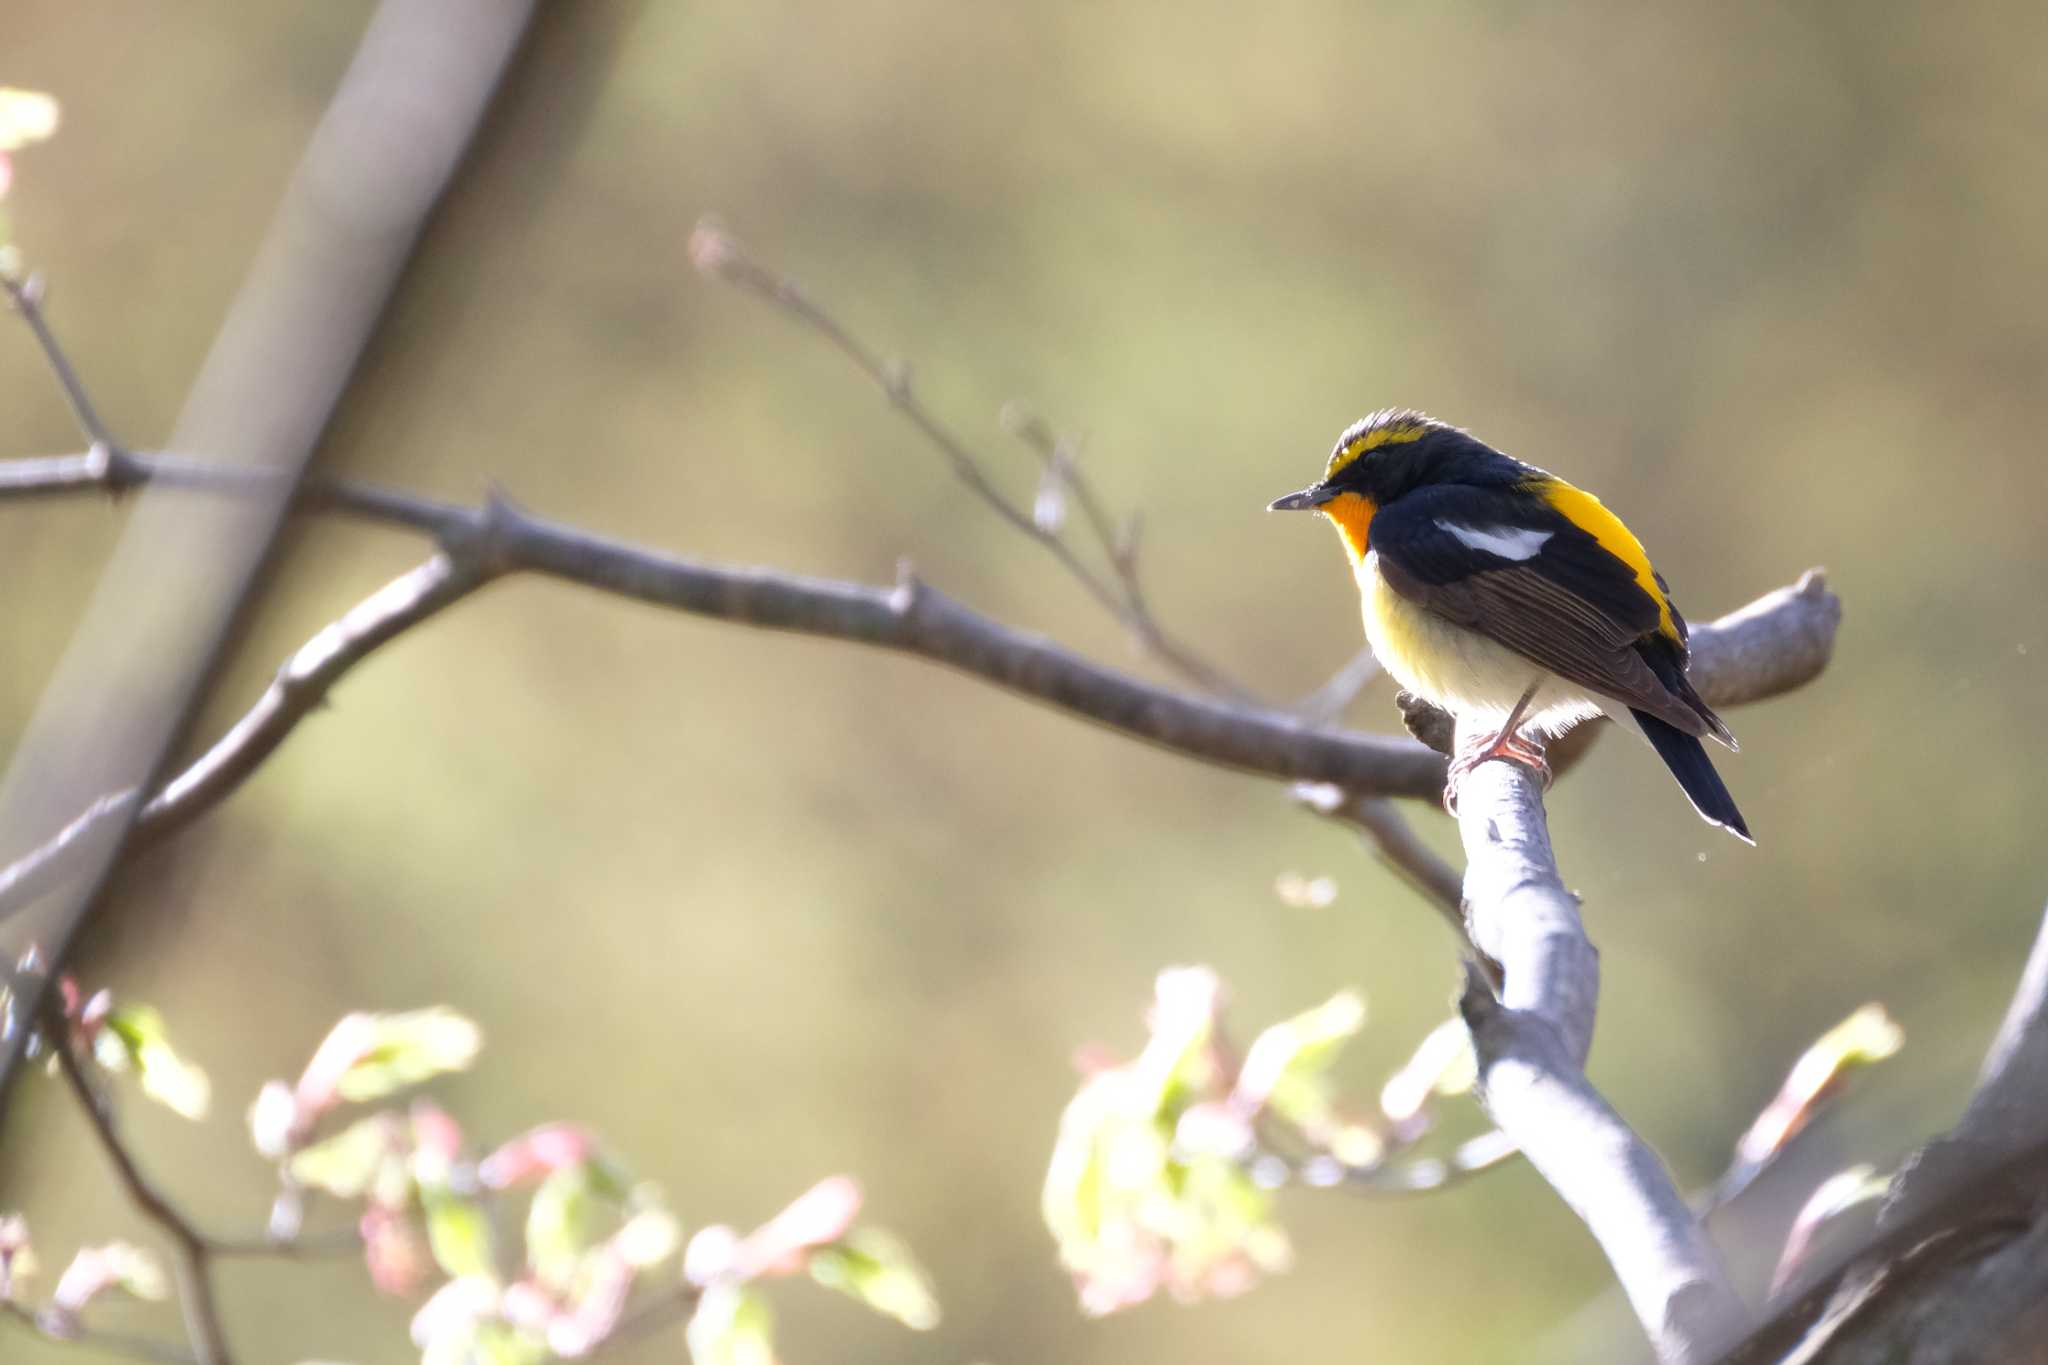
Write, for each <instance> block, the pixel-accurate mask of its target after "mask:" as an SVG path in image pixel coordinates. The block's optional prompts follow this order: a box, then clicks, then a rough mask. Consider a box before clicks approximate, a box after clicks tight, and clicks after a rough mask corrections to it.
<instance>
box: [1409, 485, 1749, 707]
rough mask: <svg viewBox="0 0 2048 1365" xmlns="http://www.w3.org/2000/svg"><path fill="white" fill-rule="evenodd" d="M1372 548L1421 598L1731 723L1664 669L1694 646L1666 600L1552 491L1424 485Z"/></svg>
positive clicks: (1549, 665)
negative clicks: (1676, 631) (1684, 643)
mask: <svg viewBox="0 0 2048 1365" xmlns="http://www.w3.org/2000/svg"><path fill="white" fill-rule="evenodd" d="M1371 545H1372V549H1373V550H1375V551H1377V552H1378V554H1379V567H1380V574H1381V576H1382V577H1383V578H1385V579H1386V581H1387V585H1388V586H1389V587H1391V588H1392V589H1393V590H1394V591H1395V592H1397V593H1399V594H1400V595H1401V596H1403V597H1405V598H1407V599H1409V600H1410V601H1412V602H1415V603H1418V604H1419V605H1421V606H1423V607H1425V608H1427V609H1428V610H1430V611H1433V612H1435V613H1436V614H1437V615H1439V616H1442V617H1444V618H1446V619H1447V620H1450V621H1454V622H1456V623H1457V624H1458V625H1461V626H1464V627H1466V628H1467V629H1469V630H1472V631H1475V632H1476V633H1478V634H1480V635H1484V636H1485V637H1487V638H1488V639H1490V640H1493V641H1495V642H1496V643H1498V644H1502V645H1505V646H1507V647H1508V648H1509V649H1512V650H1514V651H1515V652H1516V653H1517V654H1520V655H1521V656H1522V657H1523V658H1525V659H1528V660H1530V661H1531V662H1532V663H1535V664H1538V665H1540V666H1541V667H1542V668H1544V669H1545V670H1547V671H1549V672H1551V673H1555V674H1556V675H1557V676H1559V677H1561V678H1564V679H1567V680H1568V681H1571V682H1574V683H1577V684H1578V685H1579V686H1581V687H1583V688H1586V689H1587V690H1588V691H1591V692H1597V693H1599V694H1600V695H1601V696H1605V697H1611V698H1613V699H1615V700H1617V701H1620V702H1623V703H1626V704H1627V705H1629V706H1634V707H1640V708H1641V709H1643V710H1645V711H1648V712H1649V713H1650V714H1651V715H1653V716H1656V717H1658V718H1659V719H1661V720H1664V721H1666V722H1668V723H1670V724H1672V725H1675V726H1677V727H1678V728H1679V729H1680V730H1683V731H1684V732H1685V733H1686V734H1688V735H1703V734H1707V733H1710V732H1713V731H1716V730H1718V729H1719V728H1720V725H1719V722H1718V721H1717V720H1712V721H1710V719H1709V718H1710V717H1711V716H1712V714H1713V713H1712V712H1707V713H1706V715H1705V716H1702V715H1701V714H1699V712H1697V711H1695V710H1694V709H1693V707H1692V706H1690V705H1688V704H1687V701H1688V699H1687V697H1686V695H1685V693H1689V692H1690V691H1691V688H1690V687H1685V688H1684V689H1683V691H1680V690H1678V689H1674V688H1673V687H1671V686H1669V685H1668V684H1667V683H1666V681H1665V679H1664V678H1663V677H1661V676H1660V674H1663V673H1668V672H1676V673H1677V675H1678V677H1679V678H1681V679H1682V678H1683V676H1684V674H1683V659H1684V655H1683V653H1682V652H1680V651H1681V649H1682V647H1681V646H1677V645H1675V644H1674V643H1673V642H1672V641H1670V640H1669V639H1668V638H1667V637H1664V636H1662V635H1661V634H1659V633H1658V629H1657V627H1658V623H1659V621H1660V619H1661V617H1660V614H1659V611H1658V606H1657V602H1656V599H1655V598H1653V597H1651V596H1650V594H1649V593H1647V592H1645V591H1644V590H1643V587H1642V585H1641V584H1640V583H1638V582H1637V581H1636V576H1635V571H1634V570H1633V569H1631V568H1630V567H1629V566H1628V565H1627V564H1624V563H1623V562H1622V561H1621V560H1620V559H1618V558H1616V557H1615V556H1614V555H1612V554H1609V553H1608V552H1607V550H1606V549H1605V548H1604V547H1603V546H1602V545H1601V544H1600V542H1599V541H1598V540H1596V539H1594V538H1593V536H1592V535H1591V534H1590V533H1588V532H1587V531H1585V530H1583V529H1582V528H1580V527H1579V526H1578V525H1576V524H1575V523H1573V522H1572V521H1571V520H1569V519H1568V518H1566V517H1565V516H1564V515H1563V514H1562V513H1560V512H1558V511H1557V510H1556V509H1555V508H1553V507H1551V506H1550V505H1549V504H1547V503H1545V502H1544V501H1543V500H1542V499H1541V498H1538V497H1535V496H1533V495H1530V494H1525V493H1522V492H1519V491H1516V490H1510V489H1503V488H1475V487H1470V486H1466V485H1462V484H1440V485H1437V486H1435V487H1432V488H1422V489H1417V490H1416V491H1414V492H1412V493H1408V494H1405V495H1403V496H1402V497H1400V498H1397V499H1395V500H1394V502H1393V503H1391V504H1390V505H1388V506H1386V507H1384V508H1381V509H1380V511H1379V513H1378V514H1377V515H1376V516H1374V517H1373V519H1372V541H1371ZM1650 637H1655V638H1650ZM1651 652H1656V653H1659V654H1660V655H1661V654H1667V653H1668V654H1673V655H1676V658H1675V659H1674V660H1671V661H1669V662H1672V663H1676V665H1677V668H1676V669H1672V668H1668V667H1667V668H1658V667H1655V666H1654V665H1653V663H1652V661H1651V659H1650V657H1649V655H1650V653H1651ZM1659 662H1665V661H1664V660H1662V659H1660V660H1659ZM1700 710H1702V711H1704V710H1705V707H1704V706H1701V708H1700Z"/></svg>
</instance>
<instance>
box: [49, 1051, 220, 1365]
mask: <svg viewBox="0 0 2048 1365" xmlns="http://www.w3.org/2000/svg"><path fill="white" fill-rule="evenodd" d="M47 1031H48V1036H49V1040H50V1049H51V1051H53V1052H54V1053H56V1055H57V1066H58V1069H59V1070H60V1071H62V1072H63V1074H64V1080H65V1082H66V1084H68V1085H69V1086H70V1088H71V1093H72V1094H73V1095H74V1096H75V1097H76V1098H77V1100H78V1105H79V1108H81V1109H83V1110H84V1111H85V1117H86V1119H87V1121H88V1122H89V1123H90V1124H91V1125H92V1131H93V1136H94V1137H96V1138H97V1139H98V1140H99V1144H100V1149H101V1150H102V1151H104V1152H105V1153H106V1154H107V1160H108V1161H110V1162H111V1163H113V1167H114V1174H115V1176H116V1177H118V1178H119V1180H120V1182H121V1188H122V1189H123V1190H125V1191H126V1192H127V1194H128V1198H129V1200H130V1201H131V1202H132V1203H133V1204H134V1205H135V1207H136V1208H137V1209H138V1210H140V1211H141V1213H142V1215H143V1217H145V1218H147V1219H149V1221H150V1222H152V1223H154V1224H156V1225H157V1227H158V1228H160V1229H161V1230H162V1231H163V1234H164V1235H165V1236H166V1237H168V1238H169V1239H170V1242H171V1248H172V1253H173V1256H174V1259H175V1261H176V1264H177V1268H178V1302H179V1304H180V1305H181V1306H182V1307H183V1308H184V1311H185V1334H186V1336H187V1337H189V1338H190V1339H191V1342H192V1353H193V1356H194V1358H195V1359H196V1360H197V1361H198V1363H199V1365H230V1362H231V1360H232V1357H231V1356H230V1354H229V1352H228V1344H227V1334H226V1332H225V1331H224V1329H223V1328H222V1327H221V1321H220V1307H219V1305H218V1304H217V1303H216V1302H215V1300H214V1295H213V1272H212V1266H211V1252H210V1250H209V1248H208V1246H207V1241H206V1238H205V1237H203V1236H201V1235H200V1233H199V1230H198V1229H197V1228H195V1227H194V1226H193V1225H192V1222H191V1220H190V1219H188V1218H186V1217H185V1215H184V1214H182V1213H180V1212H179V1211H178V1209H177V1207H176V1206H175V1205H173V1204H172V1203H171V1201H170V1200H169V1198H168V1197H166V1196H165V1195H164V1193H163V1192H162V1191H161V1190H159V1189H157V1187H156V1186H155V1185H154V1184H152V1183H151V1182H150V1180H149V1177H147V1176H146V1175H144V1174H143V1173H142V1170H141V1168H140V1167H138V1166H137V1165H136V1164H135V1158H134V1157H133V1156H132V1155H130V1154H129V1151H128V1147H127V1144H126V1143H124V1142H123V1141H122V1140H121V1134H120V1131H119V1129H117V1128H116V1127H115V1126H114V1115H113V1110H112V1108H111V1106H110V1105H109V1104H108V1102H107V1100H106V1098H105V1097H104V1096H102V1095H101V1094H100V1093H99V1091H98V1090H97V1089H95V1087H94V1086H93V1083H92V1081H91V1079H90V1078H89V1077H87V1076H86V1074H85V1067H84V1064H83V1063H82V1062H81V1061H80V1060H79V1057H78V1049H77V1046H76V1045H75V1043H74V1042H73V1041H72V1037H71V1021H70V1020H68V1019H66V1018H65V1017H64V1016H63V1014H62V1013H61V1012H59V1011H56V1010H52V1011H50V1022H49V1026H48V1030H47Z"/></svg>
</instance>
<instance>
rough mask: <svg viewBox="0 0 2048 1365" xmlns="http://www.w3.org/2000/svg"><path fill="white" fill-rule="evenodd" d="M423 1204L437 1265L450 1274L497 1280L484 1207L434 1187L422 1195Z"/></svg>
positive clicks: (429, 1240) (488, 1224)
mask: <svg viewBox="0 0 2048 1365" xmlns="http://www.w3.org/2000/svg"><path fill="white" fill-rule="evenodd" d="M420 1203H421V1205H422V1206H423V1207H424V1208H425V1209H426V1212H427V1245H428V1246H429V1247H431V1248H432V1249H433V1252H434V1261H435V1263H436V1264H437V1265H439V1266H440V1267H441V1269H443V1270H445V1271H447V1272H448V1274H449V1275H450V1276H451V1277H453V1278H455V1279H460V1278H462V1277H463V1276H465V1275H468V1276H474V1277H475V1278H477V1279H482V1280H494V1279H496V1277H497V1273H498V1266H497V1260H496V1258H495V1257H494V1256H493V1255H492V1254H491V1221H490V1219H489V1218H488V1217H487V1216H486V1215H485V1214H484V1211H483V1207H482V1206H481V1205H479V1204H478V1203H476V1201H474V1200H471V1199H464V1198H463V1197H461V1196H460V1195H457V1194H454V1193H452V1192H450V1191H449V1190H447V1189H445V1188H437V1187H433V1186H429V1187H426V1188H424V1189H422V1190H421V1191H420Z"/></svg>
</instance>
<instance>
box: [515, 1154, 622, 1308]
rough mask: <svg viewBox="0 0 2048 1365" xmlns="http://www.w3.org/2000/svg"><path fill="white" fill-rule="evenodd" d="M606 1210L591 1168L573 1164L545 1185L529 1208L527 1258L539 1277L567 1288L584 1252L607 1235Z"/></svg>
mask: <svg viewBox="0 0 2048 1365" xmlns="http://www.w3.org/2000/svg"><path fill="white" fill-rule="evenodd" d="M605 1213H606V1209H605V1208H604V1206H603V1204H602V1203H601V1202H600V1201H599V1199H598V1198H597V1190H596V1185H595V1182H594V1181H593V1180H592V1179H591V1173H590V1168H589V1167H588V1166H584V1165H579V1166H569V1167H565V1168H564V1169H562V1170H559V1171H556V1172H554V1173H553V1174H552V1175H550V1176H548V1178H547V1179H545V1180H543V1181H541V1183H540V1188H538V1189H536V1190H535V1191H534V1192H533V1202H532V1204H530V1205H529V1206H528V1207H527V1210H526V1260H527V1264H528V1265H529V1266H531V1267H532V1268H533V1273H534V1276H535V1278H537V1279H539V1281H540V1282H541V1283H542V1284H543V1285H545V1286H547V1287H548V1288H550V1289H553V1290H557V1291H560V1290H564V1289H566V1288H568V1286H569V1284H570V1282H571V1281H572V1280H573V1279H574V1278H575V1275H576V1267H577V1265H578V1264H579V1263H580V1262H581V1261H582V1259H583V1256H584V1253H586V1252H587V1251H589V1250H590V1249H591V1248H592V1247H594V1246H596V1245H597V1243H598V1241H599V1240H600V1238H601V1236H602V1227H603V1224H604V1222H605Z"/></svg>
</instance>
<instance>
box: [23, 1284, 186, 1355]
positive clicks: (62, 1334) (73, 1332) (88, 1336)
mask: <svg viewBox="0 0 2048 1365" xmlns="http://www.w3.org/2000/svg"><path fill="white" fill-rule="evenodd" d="M0 1315H4V1316H5V1317H7V1318H8V1319H9V1320H11V1321H13V1322H16V1323H19V1324H20V1325H21V1326H22V1327H24V1328H26V1329H27V1330H29V1331H31V1332H33V1333H35V1334H36V1335H37V1336H38V1337H41V1338H42V1339H43V1340H44V1341H54V1342H58V1343H60V1344H62V1345H65V1346H82V1347H84V1348H85V1349H86V1350H88V1351H98V1352H100V1353H101V1354H102V1355H110V1356H119V1357H121V1358H122V1359H124V1360H144V1361H149V1362H151V1363H152V1365H199V1360H198V1357H197V1356H194V1355H193V1354H192V1353H191V1352H190V1351H188V1350H186V1349H185V1348H184V1347H182V1346H174V1345H172V1344H171V1343H170V1342H168V1341H152V1340H151V1339H150V1338H148V1337H137V1336H129V1335H127V1334H126V1333H123V1332H103V1331H100V1330H99V1329H98V1328H96V1327H85V1326H82V1325H74V1324H72V1323H69V1322H67V1323H65V1324H64V1325H63V1326H62V1327H59V1326H57V1325H56V1324H55V1323H52V1322H45V1321H44V1320H43V1318H42V1316H41V1315H40V1314H37V1313H34V1312H31V1311H30V1310H29V1309H27V1308H26V1307H24V1306H22V1305H21V1304H18V1303H15V1302H13V1301H12V1300H7V1299H0Z"/></svg>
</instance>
